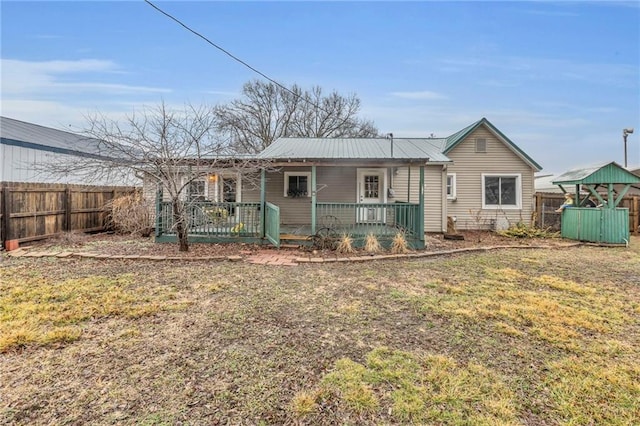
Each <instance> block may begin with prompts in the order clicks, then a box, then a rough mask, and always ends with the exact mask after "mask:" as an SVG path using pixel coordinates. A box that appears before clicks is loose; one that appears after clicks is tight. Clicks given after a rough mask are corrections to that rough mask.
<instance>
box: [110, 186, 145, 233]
mask: <svg viewBox="0 0 640 426" xmlns="http://www.w3.org/2000/svg"><path fill="white" fill-rule="evenodd" d="M109 208H110V210H111V212H110V213H109V220H110V222H111V226H112V227H113V229H114V231H116V232H117V233H120V234H129V235H141V236H143V237H148V236H149V235H151V226H150V224H151V215H150V213H149V212H150V204H149V202H148V201H147V200H146V199H145V198H144V197H143V196H142V194H141V193H139V192H134V193H133V194H129V195H123V196H121V197H118V198H114V199H113V200H111V202H110V203H109Z"/></svg>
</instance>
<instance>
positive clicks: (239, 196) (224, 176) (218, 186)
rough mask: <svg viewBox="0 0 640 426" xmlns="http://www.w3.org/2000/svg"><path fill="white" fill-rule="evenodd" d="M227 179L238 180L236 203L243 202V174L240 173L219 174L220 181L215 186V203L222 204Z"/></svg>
mask: <svg viewBox="0 0 640 426" xmlns="http://www.w3.org/2000/svg"><path fill="white" fill-rule="evenodd" d="M225 179H235V180H236V203H241V202H242V174H240V173H224V172H223V173H218V179H217V180H216V186H215V194H214V195H215V197H214V199H215V202H216V203H219V202H222V189H223V188H224V180H225Z"/></svg>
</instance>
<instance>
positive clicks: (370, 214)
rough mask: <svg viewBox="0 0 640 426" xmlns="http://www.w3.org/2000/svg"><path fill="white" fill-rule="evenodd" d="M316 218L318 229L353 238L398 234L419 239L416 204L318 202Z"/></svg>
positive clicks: (420, 217) (419, 216) (419, 227)
mask: <svg viewBox="0 0 640 426" xmlns="http://www.w3.org/2000/svg"><path fill="white" fill-rule="evenodd" d="M317 217H318V224H317V227H318V229H321V228H326V227H328V228H331V229H333V230H335V231H337V232H338V233H345V234H349V235H352V236H354V237H364V236H366V235H368V234H373V235H376V236H378V237H393V236H394V235H395V234H397V233H398V232H400V231H401V232H403V233H404V234H405V235H406V236H409V237H414V238H417V239H420V237H421V232H420V230H421V228H422V227H421V226H420V225H421V223H420V221H421V220H422V216H421V215H420V207H419V205H418V204H410V203H394V204H381V203H380V204H379V203H369V204H360V203H318V204H317Z"/></svg>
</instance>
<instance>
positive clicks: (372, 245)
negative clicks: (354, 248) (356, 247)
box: [364, 234, 382, 253]
mask: <svg viewBox="0 0 640 426" xmlns="http://www.w3.org/2000/svg"><path fill="white" fill-rule="evenodd" d="M364 251H366V252H367V253H379V252H381V251H382V246H381V245H380V242H378V237H376V236H375V235H373V234H369V235H367V237H366V238H365V240H364Z"/></svg>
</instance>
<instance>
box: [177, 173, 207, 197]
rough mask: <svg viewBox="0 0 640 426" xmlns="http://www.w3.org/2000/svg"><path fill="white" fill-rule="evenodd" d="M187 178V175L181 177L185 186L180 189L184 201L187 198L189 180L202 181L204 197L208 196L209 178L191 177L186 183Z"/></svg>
mask: <svg viewBox="0 0 640 426" xmlns="http://www.w3.org/2000/svg"><path fill="white" fill-rule="evenodd" d="M188 180H189V178H187V177H183V178H182V185H184V186H185V188H184V189H183V190H182V199H183V201H186V200H188V199H189V184H190V183H191V182H198V181H201V182H204V198H205V199H208V198H209V179H208V178H207V177H199V178H195V179H192V180H191V182H189V184H188V183H187V181H188Z"/></svg>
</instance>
